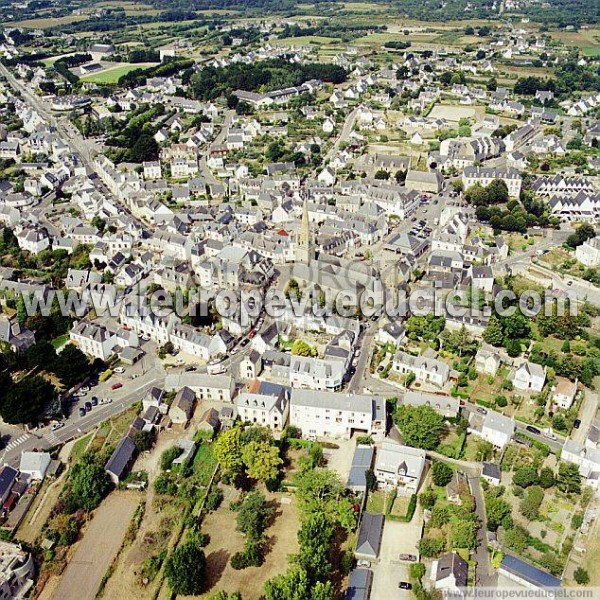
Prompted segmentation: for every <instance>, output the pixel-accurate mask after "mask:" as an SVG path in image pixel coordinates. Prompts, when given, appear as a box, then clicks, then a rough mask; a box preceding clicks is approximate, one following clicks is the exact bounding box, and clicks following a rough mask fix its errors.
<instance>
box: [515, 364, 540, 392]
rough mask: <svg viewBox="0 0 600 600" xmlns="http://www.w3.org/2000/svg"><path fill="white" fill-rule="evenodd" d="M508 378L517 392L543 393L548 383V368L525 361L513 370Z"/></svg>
mask: <svg viewBox="0 0 600 600" xmlns="http://www.w3.org/2000/svg"><path fill="white" fill-rule="evenodd" d="M508 378H509V380H510V381H512V384H513V386H514V388H515V389H516V390H520V391H523V392H541V391H542V388H543V387H544V383H545V382H546V367H542V366H541V365H538V364H536V363H532V362H529V361H525V362H523V363H521V365H520V366H519V367H517V368H515V369H513V370H512V371H511V373H510V374H509V376H508Z"/></svg>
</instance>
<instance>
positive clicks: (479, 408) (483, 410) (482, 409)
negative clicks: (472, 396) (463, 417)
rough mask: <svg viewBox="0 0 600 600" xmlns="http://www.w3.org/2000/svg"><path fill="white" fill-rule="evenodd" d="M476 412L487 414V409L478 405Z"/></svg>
mask: <svg viewBox="0 0 600 600" xmlns="http://www.w3.org/2000/svg"><path fill="white" fill-rule="evenodd" d="M477 412H478V413H481V414H482V415H487V410H486V409H485V408H483V406H478V407H477Z"/></svg>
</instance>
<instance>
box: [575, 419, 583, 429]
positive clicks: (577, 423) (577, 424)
mask: <svg viewBox="0 0 600 600" xmlns="http://www.w3.org/2000/svg"><path fill="white" fill-rule="evenodd" d="M580 427H581V419H575V420H574V421H573V428H574V429H579V428H580Z"/></svg>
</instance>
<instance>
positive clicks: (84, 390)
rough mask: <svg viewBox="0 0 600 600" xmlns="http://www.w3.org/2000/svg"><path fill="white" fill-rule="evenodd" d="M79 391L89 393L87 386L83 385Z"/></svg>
mask: <svg viewBox="0 0 600 600" xmlns="http://www.w3.org/2000/svg"><path fill="white" fill-rule="evenodd" d="M81 391H82V392H89V391H90V388H89V387H88V386H87V385H84V386H83V387H82V388H81Z"/></svg>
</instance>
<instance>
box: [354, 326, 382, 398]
mask: <svg viewBox="0 0 600 600" xmlns="http://www.w3.org/2000/svg"><path fill="white" fill-rule="evenodd" d="M377 328H378V325H377V323H371V324H370V325H369V328H368V329H367V330H366V331H365V332H364V334H363V336H362V338H361V339H359V341H358V342H359V345H358V347H359V348H360V356H359V358H358V364H357V365H356V371H355V373H354V375H353V376H352V379H351V380H350V383H349V384H348V391H349V392H353V393H356V392H359V391H361V390H362V387H363V385H364V379H365V377H364V376H365V371H366V370H367V369H368V368H369V364H370V362H371V347H372V345H373V340H374V338H375V334H376V333H377Z"/></svg>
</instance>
